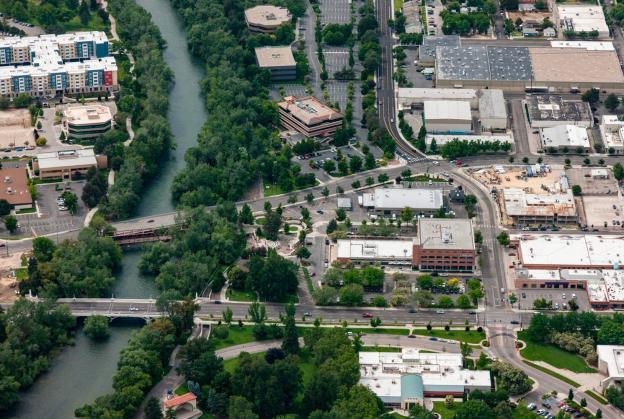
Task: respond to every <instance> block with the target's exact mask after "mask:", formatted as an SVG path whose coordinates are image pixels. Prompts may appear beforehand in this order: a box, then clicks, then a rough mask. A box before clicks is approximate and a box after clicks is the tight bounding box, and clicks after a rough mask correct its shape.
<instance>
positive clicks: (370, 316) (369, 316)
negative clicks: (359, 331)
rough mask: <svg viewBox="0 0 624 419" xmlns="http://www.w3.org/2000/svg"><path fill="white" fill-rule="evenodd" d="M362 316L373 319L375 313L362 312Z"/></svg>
mask: <svg viewBox="0 0 624 419" xmlns="http://www.w3.org/2000/svg"><path fill="white" fill-rule="evenodd" d="M362 317H364V318H365V319H372V318H373V315H372V314H371V313H364V314H362Z"/></svg>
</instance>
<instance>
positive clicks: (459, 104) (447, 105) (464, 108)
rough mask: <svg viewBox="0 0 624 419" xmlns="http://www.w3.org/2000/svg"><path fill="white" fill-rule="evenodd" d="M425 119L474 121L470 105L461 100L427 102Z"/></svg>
mask: <svg viewBox="0 0 624 419" xmlns="http://www.w3.org/2000/svg"><path fill="white" fill-rule="evenodd" d="M424 105H425V119H426V120H428V121H433V120H456V121H472V115H471V113H470V103H468V102H464V101H459V100H426V101H425V102H424Z"/></svg>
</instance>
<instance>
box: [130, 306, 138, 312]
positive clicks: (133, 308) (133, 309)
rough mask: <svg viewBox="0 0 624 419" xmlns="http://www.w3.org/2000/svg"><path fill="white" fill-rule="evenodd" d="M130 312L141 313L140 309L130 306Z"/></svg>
mask: <svg viewBox="0 0 624 419" xmlns="http://www.w3.org/2000/svg"><path fill="white" fill-rule="evenodd" d="M128 310H130V311H139V308H138V307H133V306H130V308H128Z"/></svg>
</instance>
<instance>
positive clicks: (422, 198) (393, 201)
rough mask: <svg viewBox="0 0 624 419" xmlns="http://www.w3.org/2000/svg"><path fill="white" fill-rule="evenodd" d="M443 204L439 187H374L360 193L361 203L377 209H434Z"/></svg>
mask: <svg viewBox="0 0 624 419" xmlns="http://www.w3.org/2000/svg"><path fill="white" fill-rule="evenodd" d="M443 204H444V200H443V195H442V190H441V189H407V188H376V189H375V190H373V191H372V192H365V193H364V194H363V195H362V205H363V206H365V207H375V208H378V209H399V208H406V207H409V208H412V209H426V210H436V209H439V208H441V207H442V205H443Z"/></svg>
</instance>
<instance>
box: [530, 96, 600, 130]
mask: <svg viewBox="0 0 624 419" xmlns="http://www.w3.org/2000/svg"><path fill="white" fill-rule="evenodd" d="M525 103H526V109H527V111H528V117H529V122H530V124H531V128H549V127H555V126H557V125H576V126H579V127H584V128H590V127H592V126H593V125H594V121H593V119H594V118H593V115H592V112H591V108H590V107H589V103H587V102H582V101H581V100H564V99H563V98H562V97H561V96H557V95H533V96H528V97H527V98H526V101H525Z"/></svg>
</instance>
